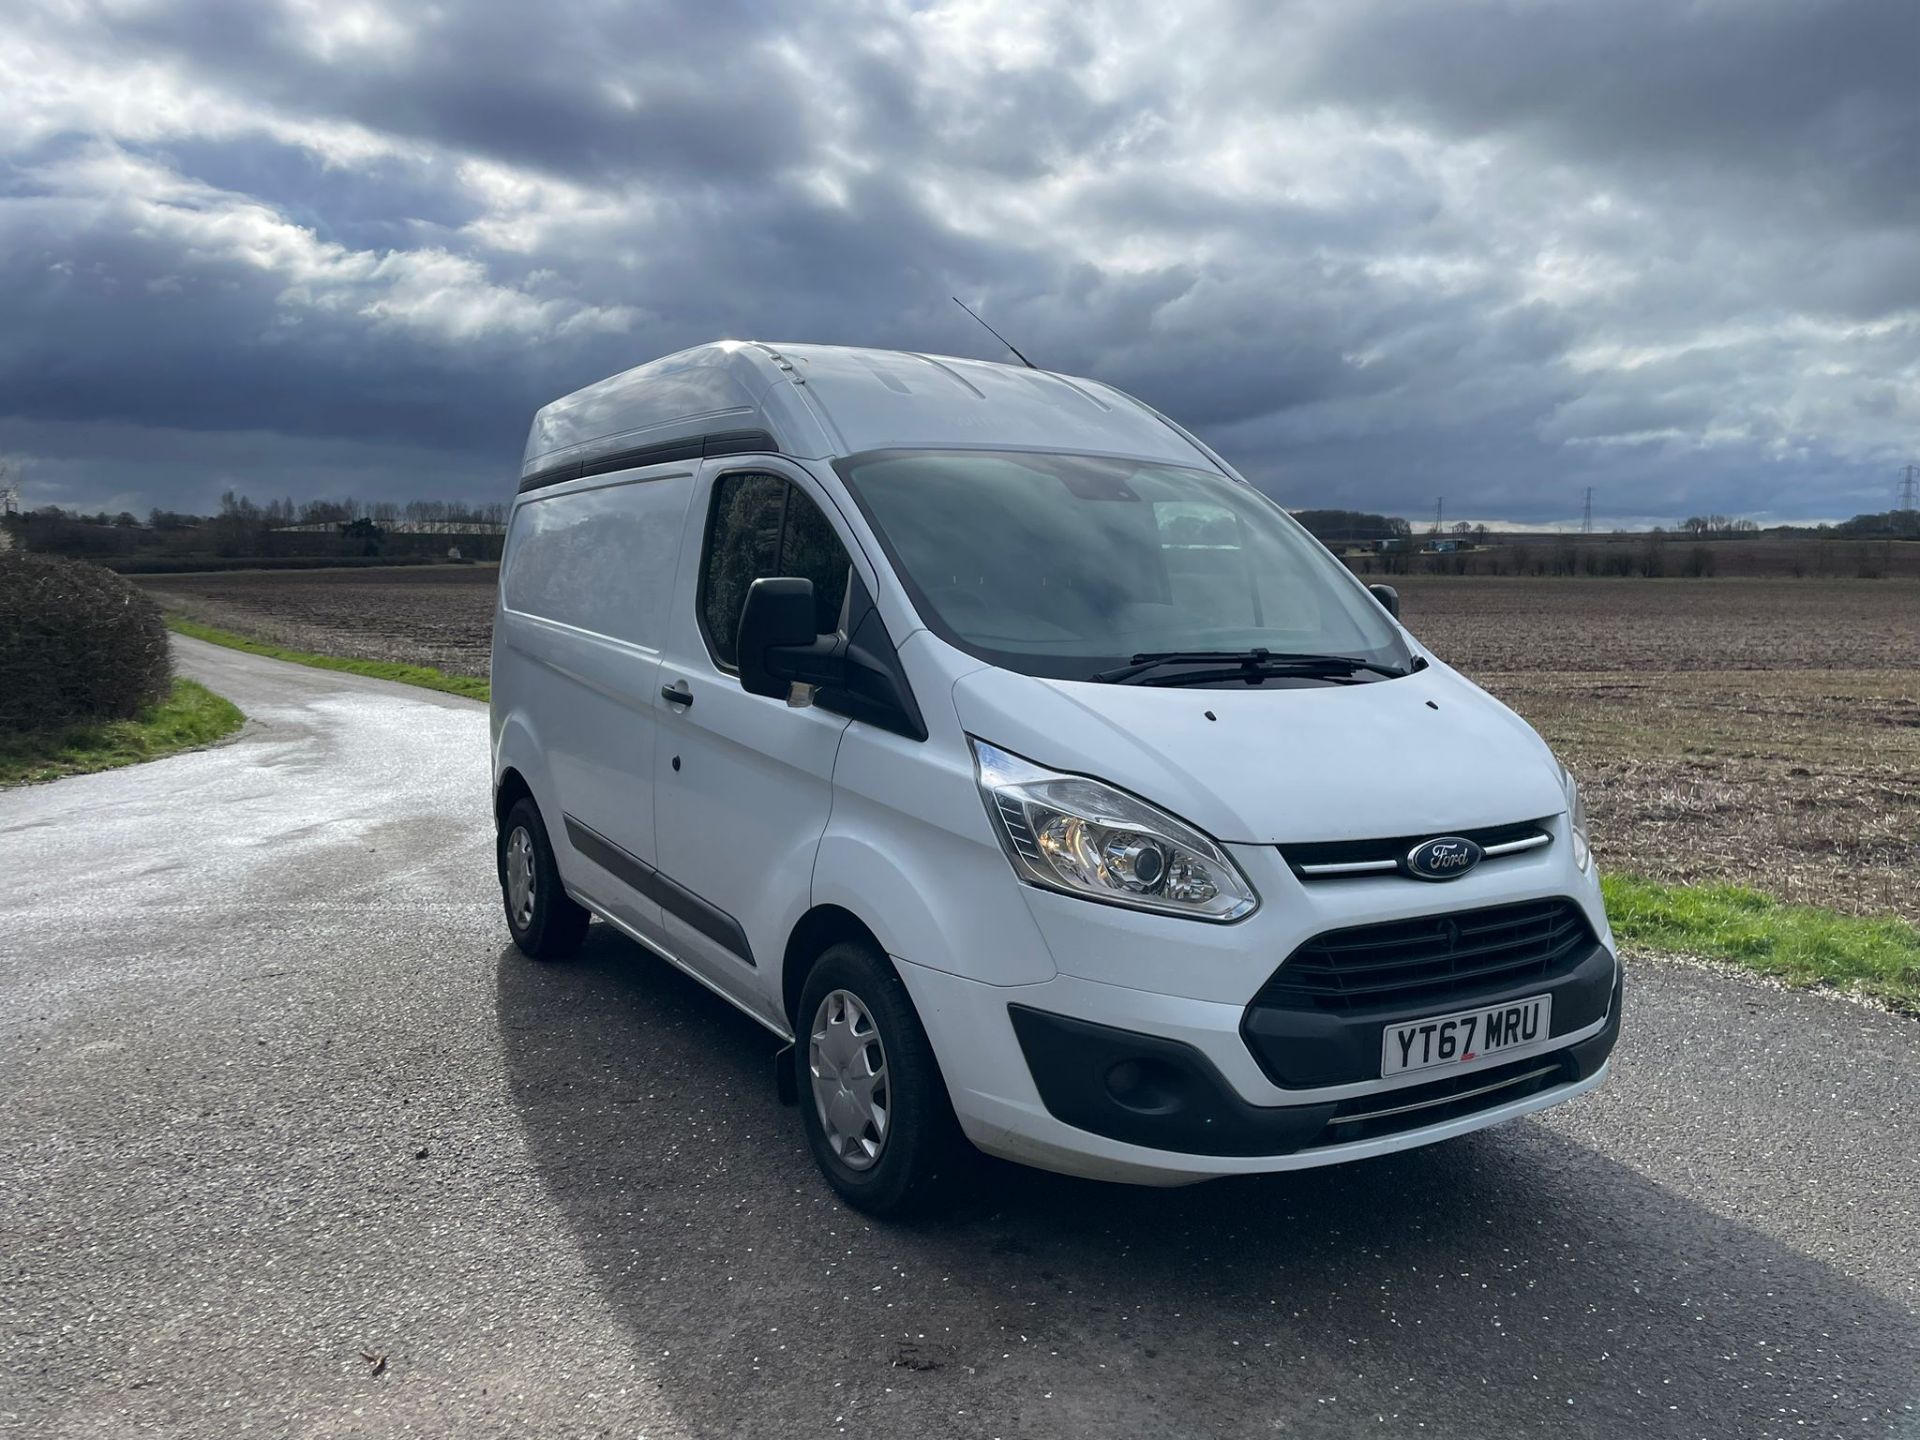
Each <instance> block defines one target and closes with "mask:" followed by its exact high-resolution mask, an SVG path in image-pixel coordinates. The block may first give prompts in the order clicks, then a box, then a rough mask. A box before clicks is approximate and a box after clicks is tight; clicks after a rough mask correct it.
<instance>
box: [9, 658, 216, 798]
mask: <svg viewBox="0 0 1920 1440" xmlns="http://www.w3.org/2000/svg"><path fill="white" fill-rule="evenodd" d="M246 718H247V717H246V716H244V715H242V714H241V713H240V712H239V710H238V709H236V708H235V707H234V706H233V704H232V703H230V702H229V701H226V700H223V699H221V698H220V697H219V696H218V695H216V694H214V693H213V692H212V691H211V690H209V689H207V688H206V686H204V685H196V684H194V682H193V681H191V680H175V681H174V682H173V689H172V690H171V691H170V692H169V693H168V695H167V698H166V699H164V700H162V701H160V702H159V703H158V704H156V705H150V706H148V707H147V708H146V709H145V710H144V711H142V712H141V713H140V714H139V715H137V716H135V717H134V718H133V719H131V720H105V721H100V722H98V723H94V724H86V725H69V726H66V727H64V728H62V729H58V730H39V731H34V732H31V733H28V734H16V735H0V786H7V785H25V784H28V783H29V782H31V781H35V780H57V779H59V778H60V777H61V776H62V775H84V774H87V773H88V772H89V771H93V770H111V769H113V768H115V767H116V766H119V765H133V764H137V763H138V762H140V761H142V760H158V759H159V758H160V757H161V756H162V755H173V754H177V753H178V752H179V751H182V750H195V749H198V748H199V747H200V746H202V745H211V744H212V743H213V742H214V741H216V740H218V739H221V738H222V737H223V736H227V735H231V734H232V733H233V732H234V731H236V730H238V729H239V728H240V726H241V725H242V724H243V723H245V721H246Z"/></svg>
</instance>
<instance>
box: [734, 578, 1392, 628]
mask: <svg viewBox="0 0 1920 1440" xmlns="http://www.w3.org/2000/svg"><path fill="white" fill-rule="evenodd" d="M762 583H765V582H762ZM1367 589H1368V590H1370V591H1371V592H1372V593H1373V598H1374V599H1376V600H1378V601H1379V602H1380V608H1381V609H1382V610H1385V611H1386V612H1387V614H1389V615H1391V616H1392V617H1393V618H1394V619H1396V620H1398V619H1399V618H1400V592H1399V591H1398V590H1396V589H1394V588H1393V586H1391V585H1369V586H1367Z"/></svg>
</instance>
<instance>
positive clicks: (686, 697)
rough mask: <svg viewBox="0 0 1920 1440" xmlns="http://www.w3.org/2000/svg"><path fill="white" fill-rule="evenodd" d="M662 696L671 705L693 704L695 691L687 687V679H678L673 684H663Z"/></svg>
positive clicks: (661, 688)
mask: <svg viewBox="0 0 1920 1440" xmlns="http://www.w3.org/2000/svg"><path fill="white" fill-rule="evenodd" d="M660 698H661V699H662V700H664V701H666V702H667V703H668V704H669V705H681V706H686V705H691V704H693V691H691V690H689V689H688V688H687V682H686V681H684V680H676V681H674V682H673V683H672V684H671V685H662V686H661V687H660Z"/></svg>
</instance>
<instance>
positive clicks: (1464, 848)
mask: <svg viewBox="0 0 1920 1440" xmlns="http://www.w3.org/2000/svg"><path fill="white" fill-rule="evenodd" d="M1484 853H1485V852H1484V851H1483V850H1481V848H1480V847H1479V846H1478V845H1476V844H1474V842H1473V841H1471V840H1469V839H1467V838H1466V836H1464V835H1442V836H1441V837H1440V838H1439V839H1437V840H1422V841H1421V842H1420V843H1419V844H1418V845H1416V846H1414V847H1413V849H1411V850H1409V851H1408V852H1407V873H1408V874H1409V875H1411V876H1413V878H1414V879H1416V880H1458V879H1459V878H1460V877H1461V876H1462V875H1464V874H1466V873H1467V872H1468V871H1469V870H1471V869H1473V867H1474V866H1476V865H1478V864H1479V863H1480V857H1481V856H1482V855H1483V854H1484Z"/></svg>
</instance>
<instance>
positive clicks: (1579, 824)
mask: <svg viewBox="0 0 1920 1440" xmlns="http://www.w3.org/2000/svg"><path fill="white" fill-rule="evenodd" d="M1560 788H1561V789H1562V790H1564V791H1566V792H1567V830H1568V832H1569V833H1570V834H1571V835H1572V836H1573V863H1574V864H1576V865H1578V866H1579V867H1580V871H1581V873H1582V874H1585V873H1586V869H1587V867H1588V866H1589V865H1591V864H1592V863H1593V847H1592V845H1591V844H1590V843H1589V842H1588V840H1587V802H1586V801H1584V800H1582V799H1581V798H1580V786H1579V785H1578V783H1576V782H1575V780H1574V778H1573V772H1572V771H1571V770H1569V769H1567V767H1566V765H1565V764H1564V763H1562V764H1561V766H1560Z"/></svg>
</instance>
